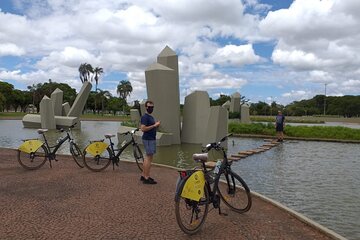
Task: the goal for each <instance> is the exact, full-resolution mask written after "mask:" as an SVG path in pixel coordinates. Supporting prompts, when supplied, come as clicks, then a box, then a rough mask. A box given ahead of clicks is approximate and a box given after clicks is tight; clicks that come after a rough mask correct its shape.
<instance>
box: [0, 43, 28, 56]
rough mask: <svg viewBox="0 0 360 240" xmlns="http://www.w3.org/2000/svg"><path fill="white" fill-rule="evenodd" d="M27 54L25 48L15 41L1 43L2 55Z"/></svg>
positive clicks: (0, 52) (0, 51)
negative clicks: (14, 42)
mask: <svg viewBox="0 0 360 240" xmlns="http://www.w3.org/2000/svg"><path fill="white" fill-rule="evenodd" d="M24 54H25V50H24V49H23V48H20V47H18V46H16V45H15V44H13V43H5V44H0V56H7V55H8V56H21V55H24Z"/></svg>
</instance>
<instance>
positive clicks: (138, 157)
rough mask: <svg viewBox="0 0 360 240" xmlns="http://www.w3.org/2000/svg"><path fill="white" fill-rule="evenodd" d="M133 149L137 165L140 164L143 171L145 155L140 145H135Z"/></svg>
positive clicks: (139, 166)
mask: <svg viewBox="0 0 360 240" xmlns="http://www.w3.org/2000/svg"><path fill="white" fill-rule="evenodd" d="M133 151H134V158H135V161H136V165H137V166H138V168H139V169H140V171H141V172H142V171H143V168H142V167H143V163H144V155H143V153H142V151H141V149H140V147H139V145H135V146H134V147H133Z"/></svg>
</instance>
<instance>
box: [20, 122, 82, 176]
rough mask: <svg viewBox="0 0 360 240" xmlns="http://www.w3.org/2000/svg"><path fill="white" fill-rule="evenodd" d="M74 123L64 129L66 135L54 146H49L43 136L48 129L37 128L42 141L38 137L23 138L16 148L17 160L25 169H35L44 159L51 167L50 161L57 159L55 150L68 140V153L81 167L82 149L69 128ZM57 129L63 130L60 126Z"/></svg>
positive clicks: (40, 165) (43, 162)
mask: <svg viewBox="0 0 360 240" xmlns="http://www.w3.org/2000/svg"><path fill="white" fill-rule="evenodd" d="M75 125H76V124H74V125H72V126H70V127H69V128H68V130H66V131H65V132H66V136H65V137H63V136H62V137H60V138H59V139H58V140H57V143H56V145H54V146H50V145H49V143H48V141H47V139H46V137H45V133H46V132H47V131H48V129H38V130H37V132H38V133H39V134H41V135H42V136H43V138H44V142H42V141H41V140H39V139H25V140H23V141H24V143H23V144H22V145H21V146H20V147H19V149H18V161H19V163H20V165H21V166H23V167H24V168H25V169H29V170H35V169H38V168H40V167H42V166H43V165H44V164H45V162H46V160H49V163H50V167H52V164H51V161H52V160H55V161H57V159H56V152H57V151H58V150H59V148H60V146H61V145H62V144H63V143H64V142H66V141H68V142H69V146H70V153H71V155H72V156H73V159H74V161H75V163H76V164H77V165H78V166H79V167H80V168H83V167H84V165H83V156H82V151H81V150H80V148H79V147H78V145H77V144H76V143H75V141H74V139H73V138H72V136H71V129H73V128H74V126H75ZM58 131H59V132H64V129H63V128H61V129H59V130H58Z"/></svg>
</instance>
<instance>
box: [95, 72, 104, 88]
mask: <svg viewBox="0 0 360 240" xmlns="http://www.w3.org/2000/svg"><path fill="white" fill-rule="evenodd" d="M102 73H104V70H103V68H101V67H96V68H95V69H94V74H95V76H94V80H95V91H96V92H97V85H98V82H99V77H100V75H101V74H102Z"/></svg>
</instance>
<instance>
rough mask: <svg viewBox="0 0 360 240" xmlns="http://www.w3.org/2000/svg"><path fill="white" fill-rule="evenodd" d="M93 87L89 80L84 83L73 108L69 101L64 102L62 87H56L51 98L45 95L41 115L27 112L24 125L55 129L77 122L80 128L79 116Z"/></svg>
mask: <svg viewBox="0 0 360 240" xmlns="http://www.w3.org/2000/svg"><path fill="white" fill-rule="evenodd" d="M91 87H92V86H91V83H89V82H85V83H84V84H83V86H82V88H81V90H80V92H79V94H78V95H77V96H76V99H75V102H74V104H73V105H72V107H71V108H70V105H69V103H64V104H63V103H62V101H63V92H62V91H61V90H60V89H56V90H55V91H54V92H53V93H52V94H51V99H50V98H49V97H47V96H44V97H43V99H42V100H41V102H40V115H37V114H26V115H25V116H24V117H23V119H22V122H23V126H24V127H25V128H47V129H55V128H60V127H69V126H71V125H73V124H75V123H77V125H76V127H77V128H79V127H80V126H81V125H80V121H79V117H80V114H81V113H82V110H83V109H84V107H85V104H86V101H87V98H88V97H89V94H90V91H91Z"/></svg>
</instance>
